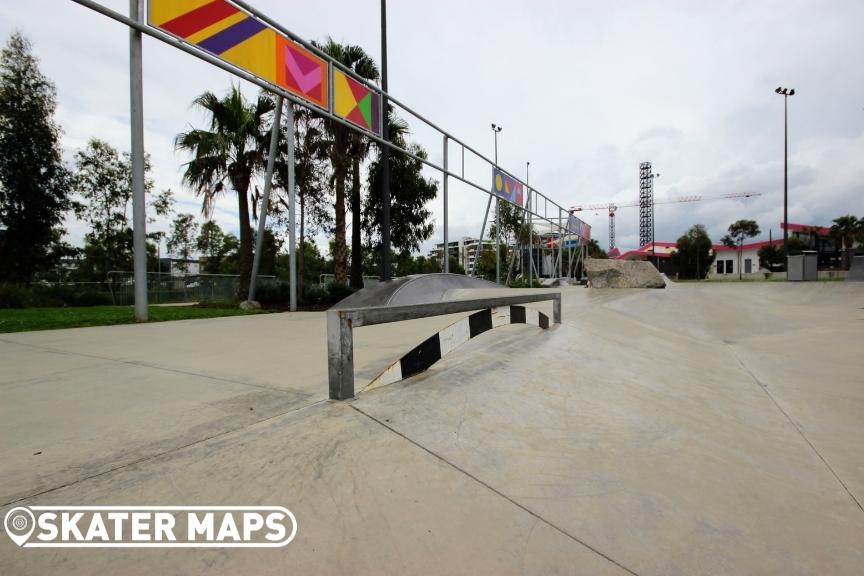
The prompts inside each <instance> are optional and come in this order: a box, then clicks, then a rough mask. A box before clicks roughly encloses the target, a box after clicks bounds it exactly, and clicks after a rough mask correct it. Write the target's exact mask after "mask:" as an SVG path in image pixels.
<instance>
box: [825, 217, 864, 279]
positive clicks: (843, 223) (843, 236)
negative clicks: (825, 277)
mask: <svg viewBox="0 0 864 576" xmlns="http://www.w3.org/2000/svg"><path fill="white" fill-rule="evenodd" d="M862 230H864V219H858V218H857V217H855V216H853V215H852V214H847V215H845V216H840V217H839V218H835V219H834V223H833V224H832V225H831V235H832V236H833V237H834V238H835V239H836V240H837V243H838V244H839V245H840V247H841V248H842V249H843V266H844V268H846V269H847V270H848V269H849V265H850V264H851V262H852V246H853V245H854V243H855V239H856V237H857V236H859V235H860V234H861V232H862Z"/></svg>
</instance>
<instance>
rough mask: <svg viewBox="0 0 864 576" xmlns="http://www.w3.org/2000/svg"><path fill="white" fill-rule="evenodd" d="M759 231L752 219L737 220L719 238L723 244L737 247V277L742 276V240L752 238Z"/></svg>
mask: <svg viewBox="0 0 864 576" xmlns="http://www.w3.org/2000/svg"><path fill="white" fill-rule="evenodd" d="M759 233H760V230H759V225H758V224H757V223H756V222H755V221H754V220H738V221H737V222H733V223H732V224H730V225H729V233H728V234H727V235H726V236H723V238H722V239H721V240H720V241H721V242H723V244H724V245H725V246H729V247H731V248H734V247H736V246H737V247H738V279H739V280H741V278H742V277H743V275H742V273H741V247H742V246H743V245H744V240H746V239H747V238H754V237H756V236H758V235H759Z"/></svg>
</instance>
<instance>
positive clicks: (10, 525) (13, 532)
mask: <svg viewBox="0 0 864 576" xmlns="http://www.w3.org/2000/svg"><path fill="white" fill-rule="evenodd" d="M3 524H4V526H6V534H8V535H9V538H11V539H12V541H13V542H15V544H17V545H18V546H23V545H24V543H25V542H27V539H28V538H30V534H32V533H33V529H34V528H35V527H36V518H35V517H34V516H33V512H31V511H30V509H29V508H24V507H23V506H19V507H18V508H12V509H11V510H9V512H7V513H6V517H5V518H4V519H3Z"/></svg>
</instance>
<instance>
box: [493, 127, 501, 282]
mask: <svg viewBox="0 0 864 576" xmlns="http://www.w3.org/2000/svg"><path fill="white" fill-rule="evenodd" d="M493 132H494V134H495V167H496V168H497V167H498V131H497V130H495V129H494V128H493ZM495 283H496V284H501V209H500V206H499V202H498V197H497V196H496V197H495Z"/></svg>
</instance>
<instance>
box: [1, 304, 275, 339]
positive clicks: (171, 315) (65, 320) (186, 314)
mask: <svg viewBox="0 0 864 576" xmlns="http://www.w3.org/2000/svg"><path fill="white" fill-rule="evenodd" d="M267 312H268V311H267V310H250V311H245V310H240V309H238V308H198V307H195V306H150V321H151V322H165V321H168V320H190V319H193V318H218V317H221V316H245V315H248V314H266V313H267ZM134 322H135V315H134V313H133V309H132V306H90V307H81V308H73V307H70V308H15V309H0V333H4V332H29V331H31V330H55V329H57V328H79V327H81V326H110V325H112V324H132V323H134Z"/></svg>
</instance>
